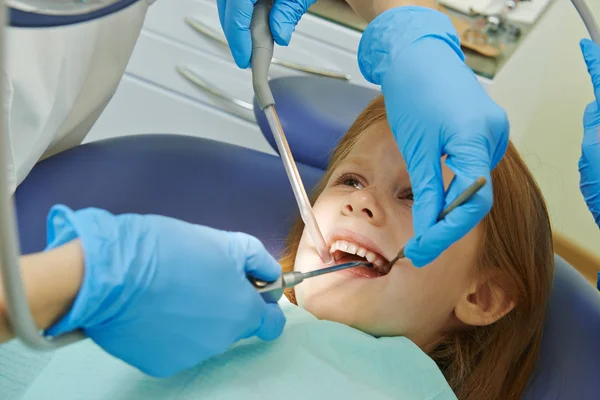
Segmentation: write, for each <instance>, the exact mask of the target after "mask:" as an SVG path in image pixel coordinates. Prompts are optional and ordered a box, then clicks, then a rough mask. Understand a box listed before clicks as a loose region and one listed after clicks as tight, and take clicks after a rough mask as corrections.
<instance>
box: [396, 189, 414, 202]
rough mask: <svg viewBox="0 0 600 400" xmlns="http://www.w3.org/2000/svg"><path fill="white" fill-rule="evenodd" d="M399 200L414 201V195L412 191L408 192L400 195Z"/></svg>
mask: <svg viewBox="0 0 600 400" xmlns="http://www.w3.org/2000/svg"><path fill="white" fill-rule="evenodd" d="M398 199H399V200H408V201H414V200H415V198H414V195H413V192H412V190H406V191H404V192H402V193H400V195H399V196H398Z"/></svg>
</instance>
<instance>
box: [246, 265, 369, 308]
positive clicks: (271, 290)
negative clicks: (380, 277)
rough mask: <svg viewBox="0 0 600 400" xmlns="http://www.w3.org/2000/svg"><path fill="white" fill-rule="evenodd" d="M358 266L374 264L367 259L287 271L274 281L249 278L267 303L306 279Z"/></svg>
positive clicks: (272, 301) (276, 300)
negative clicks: (320, 267)
mask: <svg viewBox="0 0 600 400" xmlns="http://www.w3.org/2000/svg"><path fill="white" fill-rule="evenodd" d="M356 267H369V268H372V267H373V264H371V263H369V262H366V261H351V262H347V263H343V264H339V265H334V266H333V267H327V268H322V269H317V270H314V271H310V272H298V271H292V272H285V273H283V274H281V276H280V277H279V278H278V279H277V280H276V281H274V282H265V281H262V280H260V279H256V278H254V277H251V276H248V280H249V281H250V283H251V284H252V285H253V286H254V287H255V288H256V290H257V291H258V293H260V295H261V296H262V297H263V299H264V300H265V301H266V302H267V303H277V302H278V301H279V299H280V298H281V296H282V295H283V291H284V290H285V289H288V288H291V287H294V286H296V285H298V284H300V283H302V282H304V280H305V279H308V278H313V277H315V276H321V275H325V274H330V273H332V272H337V271H342V270H344V269H348V268H356Z"/></svg>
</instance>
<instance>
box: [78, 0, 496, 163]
mask: <svg viewBox="0 0 600 400" xmlns="http://www.w3.org/2000/svg"><path fill="white" fill-rule="evenodd" d="M359 42H360V33H359V32H357V31H354V30H351V29H349V28H346V27H344V26H341V25H338V24H335V23H332V22H330V21H327V20H325V19H322V18H319V17H316V16H314V15H310V14H307V15H305V16H304V17H303V18H302V20H301V21H300V23H299V24H298V27H297V28H296V32H295V33H294V35H293V38H292V43H291V44H290V46H288V47H280V46H275V52H274V62H273V64H272V65H271V69H270V78H271V79H273V78H276V77H282V76H289V75H298V74H300V75H302V74H305V75H306V74H312V73H316V74H333V75H334V76H336V78H335V79H338V78H339V79H344V80H347V81H349V82H351V83H354V84H358V85H363V86H367V87H373V88H375V89H377V86H375V85H372V84H370V83H369V82H367V81H366V80H365V79H364V78H363V77H362V75H361V73H360V70H359V68H358V62H357V59H356V53H357V50H358V44H359ZM310 71H312V72H310ZM182 73H183V74H185V76H187V78H186V77H185V76H184V75H183V74H182ZM192 81H193V82H192ZM482 81H483V82H484V84H485V80H482ZM161 96H162V98H161ZM253 99H254V92H253V89H252V79H251V71H250V70H249V69H247V70H242V69H239V68H238V67H237V66H236V65H235V63H234V61H233V58H232V57H231V54H230V51H229V48H228V47H227V45H226V42H224V35H223V32H222V29H221V26H220V23H219V17H218V12H217V6H216V1H215V0H161V1H157V2H156V3H154V4H153V5H152V6H151V7H150V9H149V11H148V15H147V18H146V20H145V22H144V28H143V31H142V33H141V34H140V37H139V40H138V43H137V45H136V47H135V50H134V52H133V54H132V56H131V59H130V62H129V64H128V66H127V69H126V73H125V78H124V80H123V82H122V83H121V85H120V87H119V89H118V90H117V92H116V94H115V96H114V98H113V99H112V101H111V103H110V104H109V106H108V110H107V111H106V112H105V113H104V114H103V115H102V116H101V117H100V120H99V121H98V123H97V124H96V125H95V126H94V128H93V129H92V131H91V133H90V134H89V135H88V137H87V138H86V141H90V140H95V139H97V138H103V137H107V136H115V135H117V134H128V133H143V132H157V131H159V132H172V133H183V134H193V135H199V136H203V137H210V138H214V139H216V140H224V141H229V142H232V143H237V144H240V145H243V146H247V147H251V148H255V149H257V150H261V151H267V152H270V151H271V149H270V147H269V146H268V145H267V144H266V141H265V140H264V138H263V137H262V135H261V134H260V131H259V129H258V127H257V126H256V124H255V121H254V112H253V106H252V102H253ZM150 110H151V111H150ZM219 124H221V125H222V128H218V127H219V126H220V125H219ZM190 127H191V128H190Z"/></svg>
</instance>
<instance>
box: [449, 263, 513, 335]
mask: <svg viewBox="0 0 600 400" xmlns="http://www.w3.org/2000/svg"><path fill="white" fill-rule="evenodd" d="M508 287H509V285H508V283H507V282H505V280H503V279H502V277H501V276H500V274H496V275H495V276H493V277H491V276H490V277H487V278H485V279H480V280H476V281H475V282H474V283H473V285H471V287H470V288H469V290H467V291H466V292H465V294H464V296H462V297H461V299H460V300H459V302H458V304H457V305H456V306H455V307H454V314H455V315H456V317H457V318H458V320H459V321H461V322H462V323H464V324H466V325H472V326H485V325H490V324H493V323H494V322H496V321H498V320H499V319H500V318H502V317H504V316H505V315H506V314H508V313H509V312H510V311H511V310H512V309H513V308H515V305H516V303H515V301H514V300H513V298H512V296H511V295H510V292H509V290H508Z"/></svg>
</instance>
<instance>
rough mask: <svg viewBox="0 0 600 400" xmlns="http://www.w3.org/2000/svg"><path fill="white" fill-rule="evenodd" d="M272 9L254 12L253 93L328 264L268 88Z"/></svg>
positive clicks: (268, 2) (266, 4) (266, 0)
mask: <svg viewBox="0 0 600 400" xmlns="http://www.w3.org/2000/svg"><path fill="white" fill-rule="evenodd" d="M271 6H272V0H258V1H257V2H256V4H255V5H254V13H253V14H252V20H251V22H250V33H251V36H252V57H251V59H250V63H251V65H252V85H253V87H254V94H255V95H256V101H257V103H258V105H259V107H260V109H261V110H263V111H264V112H265V115H266V117H267V121H268V122H269V127H270V128H271V132H272V133H273V137H274V138H275V142H276V143H277V148H278V149H279V155H280V156H281V159H282V161H283V165H284V167H285V172H286V173H287V176H288V179H289V181H290V184H291V185H292V190H293V191H294V196H295V197H296V203H298V209H299V210H300V216H301V218H302V221H304V224H305V225H306V229H308V232H309V234H310V237H311V238H312V240H313V243H314V244H315V247H316V248H317V252H318V253H319V257H321V260H323V262H324V263H326V264H329V263H332V262H333V256H332V255H331V253H329V248H328V247H327V244H326V243H325V239H323V235H322V234H321V231H320V230H319V225H317V220H316V219H315V215H314V213H313V211H312V207H311V205H310V201H309V199H308V195H307V194H306V190H305V189H304V185H303V184H302V179H301V178H300V173H299V172H298V168H297V167H296V163H295V162H294V158H293V157H292V152H291V150H290V146H289V145H288V142H287V140H286V138H285V135H284V133H283V128H282V127H281V123H280V122H279V117H278V116H277V112H276V111H275V99H274V98H273V93H271V88H270V86H269V67H270V65H271V60H272V59H273V35H272V34H271V28H270V26H269V15H270V12H271Z"/></svg>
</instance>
